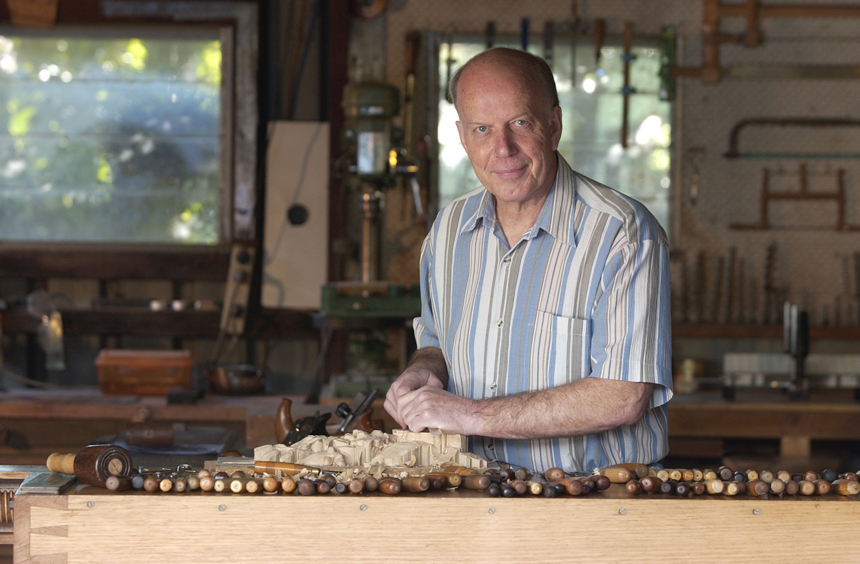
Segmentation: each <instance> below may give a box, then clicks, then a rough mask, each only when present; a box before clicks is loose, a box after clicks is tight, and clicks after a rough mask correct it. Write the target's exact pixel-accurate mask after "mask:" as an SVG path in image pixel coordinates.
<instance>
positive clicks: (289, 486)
mask: <svg viewBox="0 0 860 564" xmlns="http://www.w3.org/2000/svg"><path fill="white" fill-rule="evenodd" d="M296 487H297V484H296V481H295V480H293V479H292V478H290V477H289V476H288V477H286V478H284V479H283V480H282V481H281V489H282V490H284V492H286V493H292V492H294V491H295V489H296ZM311 493H313V492H311ZM305 495H308V494H305Z"/></svg>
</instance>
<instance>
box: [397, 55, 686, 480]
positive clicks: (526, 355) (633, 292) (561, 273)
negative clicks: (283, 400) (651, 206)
mask: <svg viewBox="0 0 860 564" xmlns="http://www.w3.org/2000/svg"><path fill="white" fill-rule="evenodd" d="M450 94H451V98H452V99H453V101H454V105H455V107H456V109H457V113H458V115H459V118H460V120H459V121H458V122H457V128H458V130H459V133H460V140H461V142H462V144H463V148H464V149H465V150H466V154H467V155H468V157H469V160H470V162H471V163H472V167H473V168H474V170H475V173H476V174H477V177H478V179H479V180H480V181H481V184H482V187H481V188H479V189H477V190H475V191H473V192H470V193H469V194H466V195H465V196H462V197H460V198H458V199H457V200H454V201H453V202H451V203H450V204H449V205H447V206H446V207H445V208H444V209H443V210H441V211H440V213H439V215H438V217H437V218H436V221H435V222H434V224H433V226H432V228H431V230H430V233H429V234H428V235H427V238H426V240H425V242H424V246H423V249H422V253H421V297H422V313H421V316H420V317H418V318H416V319H415V321H414V329H415V337H416V340H417V343H418V347H419V348H418V350H417V351H416V353H415V355H414V356H413V357H412V358H411V359H410V362H409V365H408V367H407V368H406V370H405V371H404V372H403V374H401V375H400V377H399V378H398V379H397V380H396V381H395V382H394V383H393V384H392V386H391V388H390V390H389V391H388V394H387V395H386V399H385V407H386V409H387V410H388V412H389V413H390V414H391V415H392V417H393V418H394V419H395V420H396V421H397V422H398V423H399V424H400V425H402V426H403V427H404V428H408V429H411V430H413V431H422V430H430V431H441V432H445V433H461V434H465V435H469V436H470V448H471V450H472V451H473V452H475V453H476V454H479V455H481V456H483V457H485V458H488V459H490V460H499V461H502V462H507V463H510V464H513V465H515V466H526V467H528V468H531V469H533V470H537V471H545V470H546V469H548V468H551V467H560V468H563V469H565V470H566V471H568V472H574V471H588V470H593V469H594V468H596V467H605V466H608V465H611V464H615V463H620V462H641V463H646V464H651V463H654V462H658V461H659V460H661V459H662V458H663V457H665V455H666V453H667V451H668V445H667V434H666V431H667V413H666V403H667V402H668V401H669V399H670V398H671V397H672V389H671V338H670V331H671V322H670V311H669V259H668V250H667V241H666V234H665V232H664V231H663V229H662V228H661V227H660V225H659V224H658V223H657V221H656V220H655V219H654V217H653V216H652V215H651V214H650V213H649V212H648V211H647V209H646V208H645V207H644V206H642V205H641V204H640V203H639V202H637V201H635V200H632V199H631V198H629V197H627V196H624V195H622V194H620V193H618V192H616V191H614V190H612V189H611V188H608V187H606V186H603V185H601V184H599V183H597V182H595V181H594V180H591V179H589V178H586V177H584V176H582V175H580V174H578V173H576V172H575V171H573V170H572V169H571V168H570V166H569V165H568V164H567V162H566V161H565V160H564V159H563V158H562V157H561V155H559V154H558V153H557V148H558V143H559V139H560V138H561V108H560V107H559V102H558V94H557V91H556V87H555V81H554V79H553V76H552V71H551V70H550V68H549V66H548V65H547V64H546V62H545V61H543V59H540V58H538V57H535V56H532V55H530V54H528V53H526V52H523V51H518V50H515V49H507V48H494V49H490V50H488V51H485V52H483V53H482V54H480V55H478V56H476V57H474V58H473V59H471V60H470V61H469V62H467V63H466V64H465V65H464V66H462V67H461V68H460V69H458V70H457V72H456V73H455V74H454V76H453V77H452V80H451V84H450Z"/></svg>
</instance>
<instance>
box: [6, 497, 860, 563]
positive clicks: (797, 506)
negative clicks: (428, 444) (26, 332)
mask: <svg viewBox="0 0 860 564" xmlns="http://www.w3.org/2000/svg"><path fill="white" fill-rule="evenodd" d="M853 498H856V496H852V497H842V496H835V495H827V496H822V497H817V496H811V497H802V496H797V497H791V498H789V497H786V498H784V499H779V498H773V499H765V498H752V497H749V496H746V495H743V496H740V497H726V496H721V495H718V496H711V495H704V496H699V497H694V498H678V497H673V496H666V495H662V494H641V495H638V496H631V495H630V494H628V493H627V492H626V490H624V488H623V487H622V486H617V485H613V486H612V487H610V489H608V490H605V491H603V492H593V493H591V494H588V495H585V496H578V497H573V496H563V497H559V498H553V499H549V498H544V497H542V496H531V495H527V496H519V497H514V498H498V497H495V498H494V497H489V496H488V495H486V494H484V493H481V492H472V491H462V490H457V491H443V492H432V493H424V494H400V495H396V496H387V495H384V494H380V493H373V494H360V495H351V494H344V495H337V494H333V493H330V494H326V495H315V496H307V497H305V496H299V495H287V494H282V493H280V494H277V495H268V494H224V493H218V494H216V493H213V492H206V493H203V492H192V493H182V494H177V493H166V494H162V493H153V494H148V493H145V492H141V491H130V492H122V493H114V492H108V491H107V490H103V489H100V488H92V487H81V488H78V489H75V490H74V491H71V492H70V493H68V494H66V495H47V496H37V495H21V496H18V497H16V498H15V526H14V543H15V561H16V562H22V563H23V562H28V563H29V562H34V563H35V562H46V563H47V562H61V561H62V562H65V563H67V564H77V563H84V562H86V563H88V564H97V563H111V564H114V563H115V562H117V561H119V560H121V561H122V562H123V563H124V564H135V563H141V564H144V563H146V564H163V563H164V562H176V561H182V562H190V563H194V562H199V563H201V564H202V563H205V564H217V563H225V564H226V563H231V564H237V563H239V564H241V563H244V562H247V563H249V564H250V563H253V564H259V563H260V562H266V561H296V562H307V563H315V562H318V563H325V564H331V563H332V562H347V561H348V562H373V563H388V562H391V563H409V562H415V563H422V564H423V563H427V562H474V563H481V562H486V563H493V564H498V563H499V562H531V563H543V562H565V563H578V562H583V563H588V564H599V563H602V562H633V561H635V562H643V563H645V562H660V563H674V562H684V563H687V562H691V561H696V562H721V563H726V562H744V563H748V562H779V563H786V562H815V563H820V562H858V561H860V536H858V535H857V533H856V523H857V520H858V519H860V503H857V501H858V500H857V499H853Z"/></svg>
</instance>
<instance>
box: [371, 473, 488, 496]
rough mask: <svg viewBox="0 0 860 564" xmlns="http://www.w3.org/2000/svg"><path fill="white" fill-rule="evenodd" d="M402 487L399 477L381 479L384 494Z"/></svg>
mask: <svg viewBox="0 0 860 564" xmlns="http://www.w3.org/2000/svg"><path fill="white" fill-rule="evenodd" d="M485 477H486V476H485ZM487 481H489V478H487ZM402 489H403V486H402V483H401V482H400V480H398V479H397V478H383V479H382V480H379V491H381V492H382V493H384V494H388V495H397V494H399V493H400V490H402Z"/></svg>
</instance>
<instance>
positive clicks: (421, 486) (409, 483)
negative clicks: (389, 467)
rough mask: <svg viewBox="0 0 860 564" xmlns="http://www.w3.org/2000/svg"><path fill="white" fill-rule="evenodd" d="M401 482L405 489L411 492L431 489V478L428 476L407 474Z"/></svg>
mask: <svg viewBox="0 0 860 564" xmlns="http://www.w3.org/2000/svg"><path fill="white" fill-rule="evenodd" d="M401 482H402V485H403V489H404V490H405V491H407V492H410V493H421V492H426V491H427V490H429V489H430V480H429V479H428V478H427V477H426V476H406V477H405V478H403V480H401Z"/></svg>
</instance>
